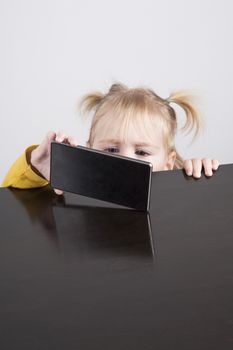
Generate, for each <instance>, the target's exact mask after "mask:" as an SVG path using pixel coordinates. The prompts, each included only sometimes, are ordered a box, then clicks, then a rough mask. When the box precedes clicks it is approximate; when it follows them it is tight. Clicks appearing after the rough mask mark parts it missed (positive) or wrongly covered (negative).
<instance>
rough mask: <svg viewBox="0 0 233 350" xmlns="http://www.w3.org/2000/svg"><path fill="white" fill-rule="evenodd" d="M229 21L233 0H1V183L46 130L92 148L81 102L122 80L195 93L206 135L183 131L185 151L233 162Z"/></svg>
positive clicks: (180, 139)
mask: <svg viewBox="0 0 233 350" xmlns="http://www.w3.org/2000/svg"><path fill="white" fill-rule="evenodd" d="M232 17H233V2H232V1H231V0H221V1H220V0H176V1H173V0H161V1H156V0H144V1H136V0H128V1H127V0H117V1H111V0H98V1H94V0H92V1H90V0H38V1H33V0H20V1H19V0H0V45H1V46H0V50H1V54H0V118H1V124H0V125H1V138H0V143H1V144H0V147H1V163H0V164H1V166H0V180H2V179H3V177H4V175H5V174H6V172H7V170H8V169H9V167H10V165H11V164H12V163H13V162H14V160H15V159H16V158H17V157H18V156H19V155H21V154H22V152H23V151H24V149H25V148H26V147H27V146H29V145H30V144H33V143H40V142H41V140H42V139H43V137H44V135H45V134H46V132H47V131H48V130H54V131H57V130H59V129H61V130H64V131H65V132H66V133H68V134H71V135H73V136H76V137H77V138H78V140H79V141H80V144H82V145H85V142H86V140H87V137H88V133H89V127H90V122H91V118H89V120H87V121H86V122H84V121H83V120H81V119H80V117H79V114H78V113H77V112H76V105H77V102H78V100H79V98H80V97H81V96H82V95H83V94H85V93H87V92H89V91H92V90H100V91H103V92H107V90H108V88H109V87H110V85H111V84H112V83H113V82H114V81H115V80H117V81H121V82H123V83H125V84H127V85H128V86H129V87H135V86H139V85H147V86H149V87H151V88H153V89H154V90H155V92H156V93H158V94H159V95H161V96H162V97H164V98H165V97H168V95H169V93H170V92H171V91H172V90H174V89H183V88H185V89H186V88H187V89H189V90H192V91H194V92H195V93H196V94H198V95H199V96H201V110H202V112H203V118H204V122H205V129H204V133H203V134H202V136H201V137H199V138H198V139H197V140H196V142H195V143H193V144H192V145H191V146H189V144H190V141H191V139H192V134H190V135H189V136H184V134H181V133H179V134H178V136H177V149H178V151H180V153H181V155H182V156H183V157H184V158H185V159H187V158H192V157H199V156H200V157H209V158H217V159H219V161H220V164H226V163H233V154H232V150H233V137H232V129H233V115H232V101H233V99H232V91H233V46H232V45H233V40H232V33H233V21H232ZM177 112H178V125H180V127H182V125H183V124H182V123H183V121H184V119H183V114H182V110H179V109H178V110H177Z"/></svg>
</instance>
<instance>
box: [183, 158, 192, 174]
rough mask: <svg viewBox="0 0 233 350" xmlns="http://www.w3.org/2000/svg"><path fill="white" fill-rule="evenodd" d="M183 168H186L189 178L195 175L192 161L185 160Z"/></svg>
mask: <svg viewBox="0 0 233 350" xmlns="http://www.w3.org/2000/svg"><path fill="white" fill-rule="evenodd" d="M183 167H184V170H185V172H186V174H187V175H188V176H191V175H192V174H193V164H192V161H191V159H187V160H185V161H184V164H183Z"/></svg>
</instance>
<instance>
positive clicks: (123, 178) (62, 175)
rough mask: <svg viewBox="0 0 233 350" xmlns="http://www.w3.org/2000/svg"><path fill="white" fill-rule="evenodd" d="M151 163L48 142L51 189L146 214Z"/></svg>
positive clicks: (148, 201)
mask: <svg viewBox="0 0 233 350" xmlns="http://www.w3.org/2000/svg"><path fill="white" fill-rule="evenodd" d="M152 169H153V166H152V163H150V162H146V161H143V160H137V159H133V158H130V157H125V156H120V155H116V154H113V153H108V152H105V151H99V150H96V149H94V148H88V147H84V146H77V147H73V146H70V145H68V144H65V143H59V142H55V141H53V142H51V165H50V184H51V187H53V188H57V189H61V190H64V191H67V192H73V193H77V194H80V195H82V196H87V197H92V198H96V199H100V200H103V201H107V202H112V203H116V204H120V205H123V206H126V207H130V208H133V209H136V210H142V211H149V206H150V189H151V174H152Z"/></svg>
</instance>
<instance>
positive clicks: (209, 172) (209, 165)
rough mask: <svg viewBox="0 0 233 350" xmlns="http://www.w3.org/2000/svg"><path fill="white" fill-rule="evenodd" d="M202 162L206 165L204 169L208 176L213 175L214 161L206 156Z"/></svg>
mask: <svg viewBox="0 0 233 350" xmlns="http://www.w3.org/2000/svg"><path fill="white" fill-rule="evenodd" d="M202 164H203V166H204V171H205V175H206V176H212V175H213V171H212V161H211V159H209V158H204V159H202Z"/></svg>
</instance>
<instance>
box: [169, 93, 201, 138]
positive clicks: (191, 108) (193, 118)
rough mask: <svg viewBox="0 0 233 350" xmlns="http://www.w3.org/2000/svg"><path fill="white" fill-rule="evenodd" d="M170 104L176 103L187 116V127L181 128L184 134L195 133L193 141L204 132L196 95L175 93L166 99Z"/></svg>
mask: <svg viewBox="0 0 233 350" xmlns="http://www.w3.org/2000/svg"><path fill="white" fill-rule="evenodd" d="M166 102H167V103H168V104H170V103H176V104H177V105H178V106H180V107H181V108H182V109H183V110H184V112H185V115H186V122H185V125H184V126H183V127H182V128H181V131H182V132H184V131H186V130H187V134H189V133H190V132H191V131H193V130H194V131H195V133H194V136H193V140H192V142H193V141H194V139H195V138H196V137H197V136H198V135H199V134H200V132H202V131H203V124H202V118H201V114H200V112H199V110H198V108H197V106H196V105H195V103H194V95H190V94H189V93H187V92H186V91H174V92H172V93H171V94H170V96H169V97H168V98H167V99H166Z"/></svg>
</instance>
